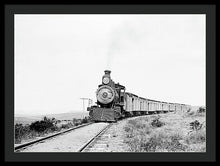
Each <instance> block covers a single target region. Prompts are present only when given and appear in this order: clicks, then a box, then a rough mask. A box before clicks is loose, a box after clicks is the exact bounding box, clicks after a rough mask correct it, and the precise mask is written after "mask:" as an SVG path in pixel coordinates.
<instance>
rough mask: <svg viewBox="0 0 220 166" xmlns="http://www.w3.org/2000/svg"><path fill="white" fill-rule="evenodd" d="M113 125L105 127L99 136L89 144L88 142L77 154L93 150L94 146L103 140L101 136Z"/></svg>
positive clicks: (93, 138)
mask: <svg viewBox="0 0 220 166" xmlns="http://www.w3.org/2000/svg"><path fill="white" fill-rule="evenodd" d="M112 124H113V123H109V124H108V125H107V126H106V127H104V128H103V129H102V130H101V131H100V132H98V134H96V135H95V136H94V137H92V138H91V139H90V140H89V141H88V142H86V143H85V144H84V145H83V146H82V147H81V148H80V149H79V150H78V151H77V152H87V151H89V149H91V148H93V145H94V144H95V143H96V142H97V141H98V140H99V138H101V136H102V135H103V134H104V133H105V132H106V131H107V130H108V129H109V128H110V127H111V126H112Z"/></svg>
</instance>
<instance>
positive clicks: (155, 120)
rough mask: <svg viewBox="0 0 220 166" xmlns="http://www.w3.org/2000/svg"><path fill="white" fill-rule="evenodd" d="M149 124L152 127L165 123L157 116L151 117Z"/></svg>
mask: <svg viewBox="0 0 220 166" xmlns="http://www.w3.org/2000/svg"><path fill="white" fill-rule="evenodd" d="M151 125H152V126H153V127H161V126H163V125H165V123H164V122H161V121H160V120H159V118H156V119H153V121H152V122H151Z"/></svg>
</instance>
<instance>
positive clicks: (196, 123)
mask: <svg viewBox="0 0 220 166" xmlns="http://www.w3.org/2000/svg"><path fill="white" fill-rule="evenodd" d="M201 127H202V124H201V123H200V122H199V121H198V120H195V121H193V122H190V128H191V129H192V130H199V129H201Z"/></svg>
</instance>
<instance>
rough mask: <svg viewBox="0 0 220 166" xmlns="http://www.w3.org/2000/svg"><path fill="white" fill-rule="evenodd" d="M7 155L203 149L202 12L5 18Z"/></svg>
mask: <svg viewBox="0 0 220 166" xmlns="http://www.w3.org/2000/svg"><path fill="white" fill-rule="evenodd" d="M13 63H14V152H15V153H33V152H90V153H93V152H103V153H105V152H112V153H114V152H125V153H129V152H141V153H148V152H151V153H152V152H163V153H166V152H186V153H188V152H190V153H192V152H202V153H205V152H207V150H206V131H207V129H206V14H15V15H14V62H13Z"/></svg>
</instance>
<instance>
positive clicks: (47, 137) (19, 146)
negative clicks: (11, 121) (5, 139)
mask: <svg viewBox="0 0 220 166" xmlns="http://www.w3.org/2000/svg"><path fill="white" fill-rule="evenodd" d="M93 123H94V122H90V123H85V124H83V125H79V126H76V127H73V128H71V129H67V130H65V131H61V132H58V133H56V134H53V135H50V136H46V137H44V138H40V139H37V140H34V141H30V142H27V143H24V144H21V145H18V146H15V147H14V150H16V151H17V150H20V149H22V148H25V147H28V146H30V145H33V144H35V143H38V142H40V141H43V140H46V139H49V138H53V137H55V136H58V135H61V134H63V133H67V132H70V131H72V130H75V129H78V128H81V127H84V126H88V125H90V124H93Z"/></svg>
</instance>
